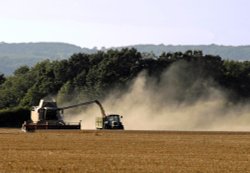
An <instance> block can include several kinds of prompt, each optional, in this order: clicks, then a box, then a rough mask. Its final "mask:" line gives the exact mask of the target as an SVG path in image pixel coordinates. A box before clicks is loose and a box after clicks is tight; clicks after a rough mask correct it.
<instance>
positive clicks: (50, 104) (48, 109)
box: [22, 100, 124, 131]
mask: <svg viewBox="0 0 250 173" xmlns="http://www.w3.org/2000/svg"><path fill="white" fill-rule="evenodd" d="M90 104H97V105H98V106H99V108H100V110H101V117H97V118H96V128H97V129H124V126H123V124H122V122H121V118H122V116H120V115H117V114H111V115H106V113H105V110H104V108H103V106H102V104H101V103H100V102H99V101H98V100H93V101H89V102H84V103H79V104H75V105H71V106H66V107H58V106H57V103H56V102H55V101H45V100H40V103H39V105H38V106H33V107H32V110H31V120H29V121H25V122H24V123H23V125H22V130H24V131H34V130H37V129H39V130H40V129H81V120H80V121H79V122H74V123H73V122H65V121H64V120H63V113H64V110H67V109H72V108H76V107H79V106H84V105H90Z"/></svg>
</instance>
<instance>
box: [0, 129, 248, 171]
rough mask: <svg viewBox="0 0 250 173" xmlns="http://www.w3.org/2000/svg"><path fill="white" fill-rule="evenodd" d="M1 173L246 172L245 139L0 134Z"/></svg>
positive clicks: (231, 135)
mask: <svg viewBox="0 0 250 173" xmlns="http://www.w3.org/2000/svg"><path fill="white" fill-rule="evenodd" d="M0 141H1V142H0V160H1V161H0V172H1V173H2V172H4V173H5V172H6V173H7V172H8V173H9V172H250V133H246V132H169V131H37V132H34V133H22V132H20V131H19V130H10V129H0Z"/></svg>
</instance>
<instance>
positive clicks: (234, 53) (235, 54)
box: [129, 44, 250, 61]
mask: <svg viewBox="0 0 250 173" xmlns="http://www.w3.org/2000/svg"><path fill="white" fill-rule="evenodd" d="M129 47H134V48H136V49H137V50H138V51H139V52H149V53H150V52H153V53H154V54H155V55H156V56H159V55H160V54H161V53H162V52H178V51H180V52H185V51H187V50H202V51H203V53H204V54H210V55H219V56H220V57H222V58H223V59H231V60H240V61H243V60H250V46H220V45H215V44H211V45H177V46H174V45H164V44H160V45H153V44H146V45H143V44H142V45H134V46H129Z"/></svg>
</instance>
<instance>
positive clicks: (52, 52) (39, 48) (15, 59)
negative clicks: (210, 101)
mask: <svg viewBox="0 0 250 173" xmlns="http://www.w3.org/2000/svg"><path fill="white" fill-rule="evenodd" d="M127 47H134V48H136V49H137V50H138V51H139V52H145V53H154V54H155V55H156V56H159V55H160V54H162V53H163V52H178V51H181V52H185V51H187V50H202V51H203V52H204V54H211V55H219V56H221V57H222V58H223V59H232V60H240V61H241V60H250V46H219V45H215V44H212V45H195V46H194V45H187V46H186V45H184V46H182V45H177V46H174V45H163V44H160V45H153V44H147V45H143V44H141V45H140V44H139V45H134V46H127ZM114 49H121V47H114ZM102 50H107V49H105V48H103V49H102ZM96 51H97V49H88V48H81V47H79V46H76V45H72V44H67V43H46V42H41V43H11V44H9V43H4V42H1V43H0V62H1V63H0V73H4V74H5V75H10V74H12V73H13V72H14V71H15V69H17V68H18V67H20V66H21V65H28V66H32V65H34V64H36V63H37V62H39V61H42V60H45V59H51V60H61V59H67V58H69V57H70V56H71V55H72V54H74V53H79V52H82V53H87V54H91V53H96Z"/></svg>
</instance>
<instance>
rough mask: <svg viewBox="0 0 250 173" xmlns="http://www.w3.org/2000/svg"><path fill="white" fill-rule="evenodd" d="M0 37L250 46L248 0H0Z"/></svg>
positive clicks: (95, 44) (16, 40)
mask: <svg viewBox="0 0 250 173" xmlns="http://www.w3.org/2000/svg"><path fill="white" fill-rule="evenodd" d="M0 2H1V4H0V42H7V43H19V42H65V43H71V44H75V45H78V46H81V47H88V48H93V47H98V48H101V47H106V48H108V47H116V46H126V45H135V44H165V45H169V44H172V45H190V44H192V45H197V44H220V45H234V46H237V45H249V44H250V34H249V31H250V10H249V7H250V1H249V0H0Z"/></svg>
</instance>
